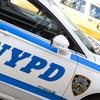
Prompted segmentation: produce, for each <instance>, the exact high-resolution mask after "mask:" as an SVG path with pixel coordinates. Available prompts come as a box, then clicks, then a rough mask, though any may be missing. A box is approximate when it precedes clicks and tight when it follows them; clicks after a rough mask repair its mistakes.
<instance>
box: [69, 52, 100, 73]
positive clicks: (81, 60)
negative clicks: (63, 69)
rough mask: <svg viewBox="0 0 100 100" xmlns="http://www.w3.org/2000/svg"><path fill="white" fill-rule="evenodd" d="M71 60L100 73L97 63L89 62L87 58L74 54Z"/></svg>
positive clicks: (99, 66)
mask: <svg viewBox="0 0 100 100" xmlns="http://www.w3.org/2000/svg"><path fill="white" fill-rule="evenodd" d="M71 60H73V61H75V62H78V63H80V64H83V65H85V66H87V67H89V68H92V69H94V70H96V71H99V72H100V65H98V64H96V63H94V62H92V61H89V60H87V59H85V58H82V57H80V56H78V55H75V54H72V55H71Z"/></svg>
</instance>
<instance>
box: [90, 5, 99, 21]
mask: <svg viewBox="0 0 100 100" xmlns="http://www.w3.org/2000/svg"><path fill="white" fill-rule="evenodd" d="M90 16H92V17H94V18H97V19H100V7H97V6H95V5H91V9H90Z"/></svg>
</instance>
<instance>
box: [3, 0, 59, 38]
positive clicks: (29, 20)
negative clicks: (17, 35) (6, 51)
mask: <svg viewBox="0 0 100 100" xmlns="http://www.w3.org/2000/svg"><path fill="white" fill-rule="evenodd" d="M3 5H5V6H3V7H2V9H3V10H2V19H3V20H5V21H7V22H10V23H12V24H14V25H16V26H18V27H21V28H23V29H25V30H28V31H30V32H32V33H34V34H37V35H39V36H41V37H44V38H46V39H48V40H51V39H52V38H53V37H54V36H55V35H57V34H59V28H58V24H57V23H56V22H55V21H54V19H53V18H51V17H50V16H49V15H48V12H46V11H45V10H43V9H42V8H41V7H40V6H38V5H37V4H36V3H35V1H34V4H31V3H30V2H28V1H27V0H10V3H6V4H3ZM4 13H5V14H4Z"/></svg>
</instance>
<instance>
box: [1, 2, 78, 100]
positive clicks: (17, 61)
mask: <svg viewBox="0 0 100 100" xmlns="http://www.w3.org/2000/svg"><path fill="white" fill-rule="evenodd" d="M37 2H38V1H34V3H33V4H32V5H33V6H34V9H36V10H37V12H35V13H33V11H30V10H29V9H24V8H23V7H21V6H18V5H16V3H14V4H13V3H7V4H6V5H8V6H6V5H5V3H4V4H3V5H5V6H3V8H2V12H1V17H2V18H1V20H0V43H1V44H0V75H1V76H0V81H2V82H5V83H7V84H9V85H12V86H15V87H17V88H20V89H23V90H25V91H28V92H31V93H33V94H37V95H40V96H43V97H45V98H48V99H53V98H56V99H57V100H58V99H61V100H63V99H64V98H62V96H63V94H64V92H65V91H66V89H67V87H68V86H69V84H70V81H71V79H72V77H73V74H74V72H75V69H76V67H77V63H76V62H74V61H72V60H71V59H72V58H73V57H74V56H73V55H76V54H75V52H72V51H71V50H68V54H66V55H63V54H62V53H59V52H58V48H55V47H53V46H52V45H51V40H52V39H53V38H54V37H55V36H56V35H59V32H62V31H63V29H62V28H61V27H60V25H59V23H57V22H56V19H55V18H53V17H52V16H51V14H50V15H49V13H48V12H47V11H48V10H46V9H44V8H42V7H41V6H40V5H39V4H40V3H39V4H38V3H37ZM1 5H2V4H1ZM11 8H13V9H11ZM8 12H9V13H8ZM76 59H77V58H76Z"/></svg>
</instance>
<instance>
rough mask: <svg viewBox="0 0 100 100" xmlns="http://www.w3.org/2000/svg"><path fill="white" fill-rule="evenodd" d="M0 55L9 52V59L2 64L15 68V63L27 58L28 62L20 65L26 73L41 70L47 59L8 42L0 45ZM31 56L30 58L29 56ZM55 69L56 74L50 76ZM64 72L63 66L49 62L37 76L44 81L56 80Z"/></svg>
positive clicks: (21, 69)
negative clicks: (44, 69)
mask: <svg viewBox="0 0 100 100" xmlns="http://www.w3.org/2000/svg"><path fill="white" fill-rule="evenodd" d="M0 48H1V49H0V56H2V55H3V54H4V53H5V52H6V51H8V52H9V54H10V57H9V58H10V59H9V60H7V61H5V62H4V65H6V66H7V67H11V68H16V67H17V65H16V63H18V62H20V61H22V60H24V59H26V58H28V59H30V62H28V63H27V64H26V65H25V66H21V68H20V70H19V71H21V72H24V73H26V74H30V73H31V72H32V70H37V71H39V70H41V69H43V68H45V67H46V66H47V65H48V61H47V60H46V59H43V58H40V57H38V56H36V55H32V54H30V53H28V52H24V51H22V50H20V49H18V48H15V47H12V46H10V45H8V44H4V45H2V46H1V47H0ZM30 57H31V58H30ZM55 71H56V74H55V75H53V76H52V74H53V73H54V72H55ZM64 73H65V69H64V67H63V66H61V65H58V64H56V63H53V62H52V63H51V64H50V65H49V68H48V69H47V70H46V71H45V72H44V73H40V75H38V78H40V79H43V80H45V81H50V82H52V81H56V80H58V79H60V78H61V77H62V76H63V75H64Z"/></svg>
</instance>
